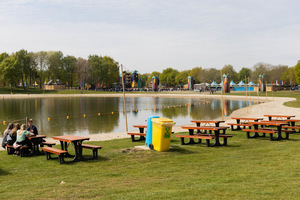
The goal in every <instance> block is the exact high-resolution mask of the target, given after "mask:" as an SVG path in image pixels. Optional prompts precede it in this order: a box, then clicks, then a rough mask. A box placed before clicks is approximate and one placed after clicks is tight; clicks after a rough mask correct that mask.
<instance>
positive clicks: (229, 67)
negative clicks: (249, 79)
mask: <svg viewBox="0 0 300 200" xmlns="http://www.w3.org/2000/svg"><path fill="white" fill-rule="evenodd" d="M222 73H223V74H226V75H229V76H230V80H233V81H234V82H236V81H238V74H237V72H236V71H235V70H234V68H233V66H232V65H225V66H224V67H223V68H222Z"/></svg>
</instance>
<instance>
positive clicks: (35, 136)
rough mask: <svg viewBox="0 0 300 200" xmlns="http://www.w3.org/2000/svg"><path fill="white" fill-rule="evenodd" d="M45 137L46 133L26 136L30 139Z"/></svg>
mask: <svg viewBox="0 0 300 200" xmlns="http://www.w3.org/2000/svg"><path fill="white" fill-rule="evenodd" d="M45 137H47V136H46V135H33V136H28V138H29V139H30V140H31V139H35V138H45Z"/></svg>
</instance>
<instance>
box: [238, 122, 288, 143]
mask: <svg viewBox="0 0 300 200" xmlns="http://www.w3.org/2000/svg"><path fill="white" fill-rule="evenodd" d="M249 124H253V125H254V129H242V131H244V132H246V133H247V138H248V139H249V138H257V137H265V135H266V134H270V140H271V141H273V140H281V139H289V133H290V132H289V131H282V126H283V125H286V124H287V123H286V122H249ZM259 126H263V127H264V128H259ZM266 126H268V127H270V128H266ZM272 126H275V127H276V130H274V129H273V128H271V127H272ZM250 132H252V133H254V135H253V136H250ZM282 132H284V133H285V135H286V136H285V137H283V136H282V134H281V133H282ZM259 133H262V135H259ZM275 133H276V134H277V137H276V138H273V134H275Z"/></svg>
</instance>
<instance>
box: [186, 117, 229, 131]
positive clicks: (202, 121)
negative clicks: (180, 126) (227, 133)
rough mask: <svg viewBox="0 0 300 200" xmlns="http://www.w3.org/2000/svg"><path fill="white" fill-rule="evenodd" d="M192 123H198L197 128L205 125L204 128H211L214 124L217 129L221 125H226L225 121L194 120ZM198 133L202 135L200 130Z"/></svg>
mask: <svg viewBox="0 0 300 200" xmlns="http://www.w3.org/2000/svg"><path fill="white" fill-rule="evenodd" d="M191 122H192V123H196V126H197V127H200V125H201V124H204V126H207V125H209V126H211V124H214V125H215V126H216V127H219V126H220V123H224V122H225V121H221V120H192V121H191ZM197 133H201V131H200V130H197Z"/></svg>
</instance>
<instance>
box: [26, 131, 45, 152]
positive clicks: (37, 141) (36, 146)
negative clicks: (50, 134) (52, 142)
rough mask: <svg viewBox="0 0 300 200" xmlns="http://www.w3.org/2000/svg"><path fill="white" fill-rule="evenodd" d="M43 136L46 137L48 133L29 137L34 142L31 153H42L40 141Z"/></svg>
mask: <svg viewBox="0 0 300 200" xmlns="http://www.w3.org/2000/svg"><path fill="white" fill-rule="evenodd" d="M43 138H46V135H33V136H28V139H29V140H30V141H31V143H32V151H31V153H30V154H31V155H40V154H41V152H40V148H39V145H40V142H41V140H42V139H43Z"/></svg>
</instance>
